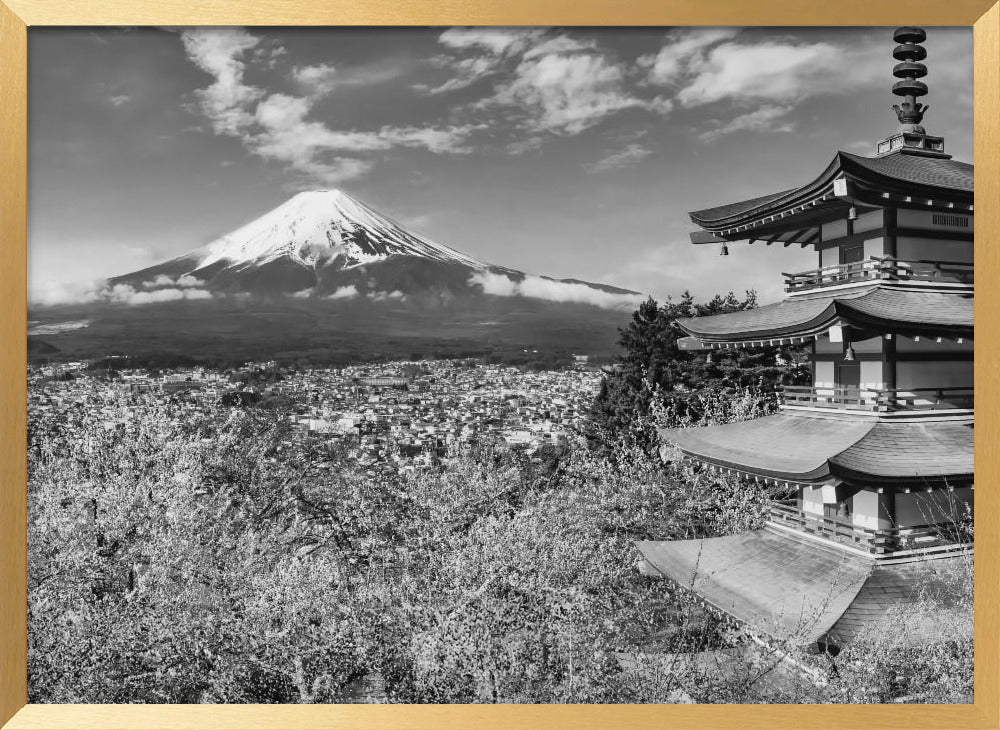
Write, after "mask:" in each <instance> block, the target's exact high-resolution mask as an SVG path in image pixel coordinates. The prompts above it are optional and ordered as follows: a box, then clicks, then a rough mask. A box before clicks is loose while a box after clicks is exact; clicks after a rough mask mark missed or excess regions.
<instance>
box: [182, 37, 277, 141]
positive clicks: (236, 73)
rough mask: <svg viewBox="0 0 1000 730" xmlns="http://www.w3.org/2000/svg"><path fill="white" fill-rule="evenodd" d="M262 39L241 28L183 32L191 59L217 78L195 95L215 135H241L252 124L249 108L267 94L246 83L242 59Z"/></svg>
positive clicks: (185, 45) (184, 41) (185, 48)
mask: <svg viewBox="0 0 1000 730" xmlns="http://www.w3.org/2000/svg"><path fill="white" fill-rule="evenodd" d="M260 40H261V39H260V38H258V37H256V36H253V35H251V34H250V33H248V32H247V31H246V30H244V29H242V28H195V29H192V30H185V31H184V32H183V33H181V42H182V43H183V44H184V50H185V51H186V52H187V55H188V58H189V59H190V60H191V61H192V62H193V63H194V64H195V65H196V66H197V67H198V68H200V69H201V70H202V71H205V72H206V73H208V74H211V76H212V77H213V78H214V81H213V82H212V83H211V84H210V85H209V86H208V87H206V88H204V89H199V90H197V91H196V92H195V94H196V96H197V98H198V100H199V102H200V105H201V109H202V111H203V112H204V114H205V116H207V117H208V119H209V121H210V122H211V124H212V128H213V129H214V130H215V132H216V134H226V135H231V136H238V135H239V134H240V133H241V132H242V131H243V130H244V129H245V128H246V127H247V126H249V124H251V123H252V121H253V120H252V116H251V115H250V114H249V112H248V111H247V106H248V105H249V104H250V103H252V102H253V101H255V100H257V99H259V98H260V97H261V96H263V94H264V92H263V91H261V90H260V89H258V88H256V87H254V86H250V85H248V84H245V83H244V82H243V75H244V73H245V71H246V64H245V62H244V61H243V56H244V54H245V53H246V51H248V50H250V49H252V48H254V47H255V46H257V45H258V44H259V43H260Z"/></svg>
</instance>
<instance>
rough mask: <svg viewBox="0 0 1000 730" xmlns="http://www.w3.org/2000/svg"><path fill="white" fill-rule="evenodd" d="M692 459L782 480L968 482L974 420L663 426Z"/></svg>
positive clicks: (828, 416) (779, 420)
mask: <svg viewBox="0 0 1000 730" xmlns="http://www.w3.org/2000/svg"><path fill="white" fill-rule="evenodd" d="M660 437H661V439H662V440H664V441H667V442H669V443H672V444H674V445H675V446H677V447H678V448H679V449H680V450H681V451H682V452H684V453H685V454H686V455H688V456H691V457H694V458H696V459H698V460H700V461H703V462H705V463H708V464H713V465H716V466H719V467H722V468H725V469H732V470H735V471H738V472H742V473H746V474H752V475H757V476H761V477H765V478H770V479H774V480H776V481H789V482H796V483H800V484H821V483H828V482H831V481H853V482H862V483H865V484H868V485H871V484H873V483H877V484H882V485H886V486H893V485H897V484H902V483H906V482H910V483H912V482H914V481H918V482H919V483H920V484H921V485H923V486H932V485H940V484H944V483H946V482H947V483H951V484H956V483H965V482H969V481H971V480H972V476H973V419H972V417H971V416H966V417H964V418H961V419H957V420H931V419H927V420H922V421H892V420H880V419H878V418H870V417H858V416H854V415H851V414H841V413H813V412H805V411H794V412H791V411H785V412H782V413H779V414H777V415H773V416H765V417H763V418H756V419H753V420H750V421H742V422H739V423H727V424H722V425H718V426H703V427H696V428H681V429H662V430H661V431H660Z"/></svg>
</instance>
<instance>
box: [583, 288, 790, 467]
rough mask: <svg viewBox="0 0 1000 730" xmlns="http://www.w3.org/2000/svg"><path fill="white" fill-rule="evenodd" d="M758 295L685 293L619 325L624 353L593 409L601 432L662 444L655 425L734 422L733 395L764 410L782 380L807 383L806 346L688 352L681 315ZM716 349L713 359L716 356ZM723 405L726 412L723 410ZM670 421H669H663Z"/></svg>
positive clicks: (741, 303)
mask: <svg viewBox="0 0 1000 730" xmlns="http://www.w3.org/2000/svg"><path fill="white" fill-rule="evenodd" d="M756 306H757V296H756V294H755V293H754V292H752V291H748V292H747V293H746V296H745V298H743V299H739V298H737V297H736V296H735V295H734V294H733V293H732V292H729V293H728V294H726V295H725V296H719V295H717V296H715V297H713V298H712V299H711V300H709V301H708V302H707V303H705V304H698V303H696V302H695V301H694V298H693V297H692V296H691V294H690V292H684V294H683V295H682V296H681V299H680V301H678V302H674V301H671V300H670V299H668V300H667V301H666V302H665V303H664V304H663V305H662V306H661V305H659V304H657V302H656V301H655V300H654V299H652V298H649V299H647V300H646V301H645V302H643V303H642V304H641V305H640V306H639V308H638V309H637V310H636V311H635V312H634V313H633V315H632V319H631V321H630V322H629V323H628V325H626V326H625V327H623V328H621V329H620V330H619V332H620V338H619V344H620V345H621V347H622V350H623V352H622V354H621V355H620V356H619V357H618V358H617V359H616V362H615V363H614V364H613V365H612V366H611V367H610V368H606V369H605V375H604V377H603V378H602V381H601V385H600V390H599V392H598V395H597V397H596V399H595V403H594V408H593V410H592V422H593V425H594V431H595V434H597V435H600V437H602V438H603V440H624V441H625V442H627V443H636V444H638V445H640V446H643V447H646V448H650V447H652V446H654V445H655V443H656V434H655V430H654V429H652V428H651V425H652V424H654V423H657V422H659V425H681V424H685V423H699V422H705V421H706V420H720V419H721V420H733V419H732V418H730V417H729V416H728V415H727V414H726V413H725V407H726V403H727V402H731V401H732V396H734V395H741V396H745V395H747V394H748V393H749V394H750V396H751V397H752V398H757V399H758V400H759V401H760V404H759V405H760V407H759V408H756V409H755V408H751V409H750V411H751V412H754V413H758V414H762V413H764V412H767V411H768V410H772V409H773V408H774V406H775V396H774V393H775V389H776V387H777V386H778V385H784V384H798V383H803V382H806V380H807V379H808V370H807V368H806V366H805V364H804V352H803V351H802V350H801V348H792V347H780V348H769V349H765V350H746V349H739V350H716V351H712V352H711V353H708V352H704V351H695V350H681V349H680V347H679V346H678V341H679V340H680V339H681V338H682V337H684V336H685V334H684V332H683V330H681V329H680V328H679V327H677V325H676V321H677V320H678V319H684V318H689V317H703V316H710V315H715V314H723V313H727V312H736V311H742V310H746V309H752V308H754V307H756ZM709 354H710V355H711V356H709ZM720 409H721V410H720ZM664 421H665V422H664Z"/></svg>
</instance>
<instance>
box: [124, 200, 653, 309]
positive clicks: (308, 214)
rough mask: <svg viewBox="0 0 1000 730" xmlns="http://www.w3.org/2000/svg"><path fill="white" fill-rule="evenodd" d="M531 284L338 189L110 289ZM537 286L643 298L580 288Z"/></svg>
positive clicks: (361, 289) (258, 290)
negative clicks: (417, 230) (416, 230)
mask: <svg viewBox="0 0 1000 730" xmlns="http://www.w3.org/2000/svg"><path fill="white" fill-rule="evenodd" d="M528 276H529V275H527V274H524V273H522V272H520V271H516V270H513V269H509V268H506V267H502V266H496V265H492V264H485V263H482V262H480V261H477V260H475V259H473V258H472V257H470V256H468V255H466V254H464V253H462V252H460V251H457V250H455V249H453V248H449V247H447V246H443V245H441V244H439V243H436V242H434V241H431V240H430V239H428V238H426V237H424V236H421V235H419V234H417V233H414V232H412V231H410V230H408V229H406V228H405V227H403V226H402V225H400V224H399V223H397V222H395V221H393V220H392V219H391V218H388V217H387V216H384V215H382V214H381V213H379V212H377V211H375V210H373V209H372V208H370V207H368V206H367V205H365V204H364V203H361V202H360V201H358V200H356V199H354V198H352V197H351V196H350V195H348V194H346V193H344V192H342V191H340V190H316V191H309V192H303V193H299V194H298V195H295V196H294V197H292V198H291V199H289V200H288V201H286V202H285V203H283V204H281V205H279V206H278V207H277V208H275V209H274V210H272V211H270V212H268V213H266V214H264V215H263V216H261V217H260V218H257V219H256V220H254V221H251V222H250V223H248V224H246V225H244V226H242V227H240V228H238V229H236V230H235V231H233V232H231V233H229V234H227V235H225V236H222V237H221V238H218V239H216V240H214V241H212V242H211V243H209V244H207V245H206V246H203V247H202V248H199V249H195V250H194V251H191V252H189V253H187V254H184V255H183V256H179V257H177V258H175V259H172V260H170V261H167V262H164V263H162V264H159V265H157V266H152V267H150V268H147V269H142V270H140V271H136V272H133V273H131V274H126V275H124V276H119V277H115V278H113V279H111V280H110V283H111V284H112V285H119V284H123V285H127V286H131V287H133V288H135V289H137V290H143V291H156V290H157V289H163V288H170V287H175V286H177V285H178V280H182V279H183V281H182V285H183V286H198V287H203V288H205V289H207V290H208V291H211V292H227V293H233V292H244V293H250V294H259V295H275V294H296V295H297V296H331V295H333V296H338V297H342V296H345V292H346V294H349V295H352V296H365V297H369V298H376V299H377V298H379V297H385V296H387V295H390V294H392V295H394V296H395V297H396V298H399V297H403V296H406V297H412V298H413V299H414V300H421V301H426V302H436V303H440V302H441V301H453V300H455V299H456V298H466V297H482V296H484V295H487V294H490V293H497V292H505V293H509V294H513V293H520V290H519V286H520V284H521V283H522V282H524V281H525V279H526V278H527V277H528ZM498 277H503V278H498ZM533 279H537V280H539V281H545V282H549V283H550V284H549V285H555V284H559V283H562V284H565V285H571V286H575V287H584V288H588V289H592V290H593V291H595V292H602V293H605V294H616V295H617V294H621V295H626V296H634V295H636V293H635V292H630V291H628V290H626V289H618V288H616V287H609V286H607V285H600V284H590V283H588V282H580V281H577V280H566V281H565V282H561V281H560V280H555V279H549V278H547V277H533ZM484 282H488V285H485V286H484ZM542 289H544V287H541V288H540V287H538V286H536V287H534V289H533V291H540V290H542ZM488 290H489V291H488ZM522 295H524V294H522ZM528 295H529V296H530V294H528ZM560 301H564V299H563V300H560Z"/></svg>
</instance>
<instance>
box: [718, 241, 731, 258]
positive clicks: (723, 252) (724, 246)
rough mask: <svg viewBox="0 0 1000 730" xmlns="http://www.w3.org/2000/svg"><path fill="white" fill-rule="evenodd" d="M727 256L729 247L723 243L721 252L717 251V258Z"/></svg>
mask: <svg viewBox="0 0 1000 730" xmlns="http://www.w3.org/2000/svg"><path fill="white" fill-rule="evenodd" d="M728 255H729V247H728V246H727V245H726V244H725V243H723V244H722V250H721V251H719V256H728Z"/></svg>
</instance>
